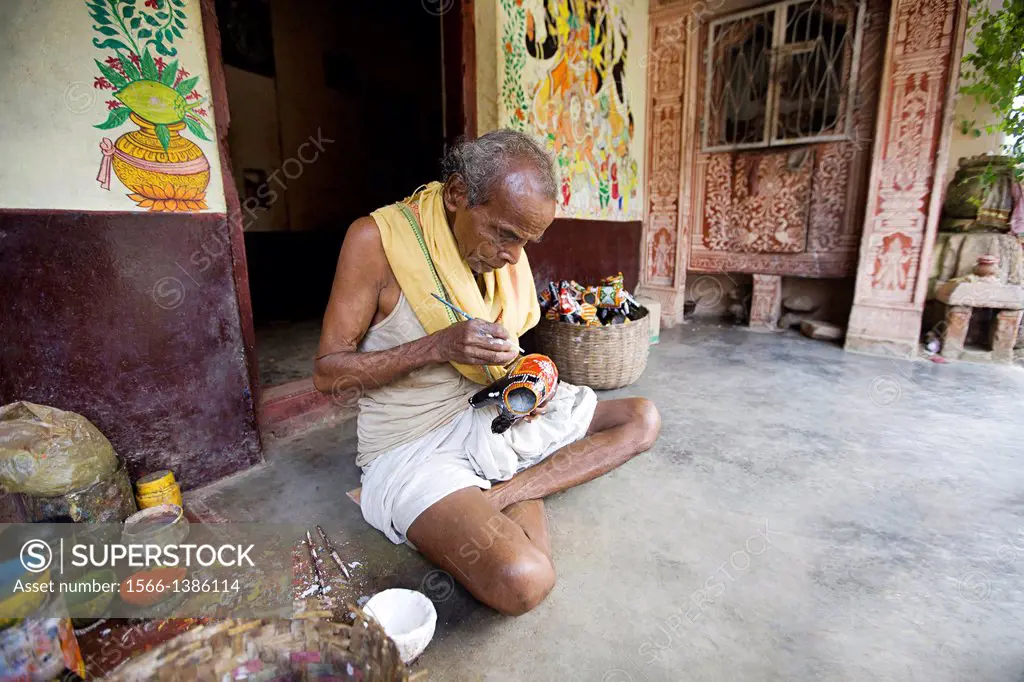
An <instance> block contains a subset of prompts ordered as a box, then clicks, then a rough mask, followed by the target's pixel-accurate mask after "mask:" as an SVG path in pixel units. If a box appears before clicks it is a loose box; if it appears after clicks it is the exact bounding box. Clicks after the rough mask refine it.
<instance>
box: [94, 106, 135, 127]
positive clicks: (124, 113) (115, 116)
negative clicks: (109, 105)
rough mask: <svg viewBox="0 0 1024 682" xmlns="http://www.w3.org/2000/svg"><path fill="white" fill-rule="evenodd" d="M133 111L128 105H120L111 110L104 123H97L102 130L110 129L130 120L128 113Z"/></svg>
mask: <svg viewBox="0 0 1024 682" xmlns="http://www.w3.org/2000/svg"><path fill="white" fill-rule="evenodd" d="M130 113H131V109H129V108H128V107H118V108H116V109H114V110H112V111H111V112H110V116H108V117H107V120H106V121H104V122H103V123H99V124H97V125H96V127H97V128H99V129H100V130H110V129H111V128H116V127H117V126H119V125H121V124H122V123H124V122H125V121H126V120H128V115H129V114H130Z"/></svg>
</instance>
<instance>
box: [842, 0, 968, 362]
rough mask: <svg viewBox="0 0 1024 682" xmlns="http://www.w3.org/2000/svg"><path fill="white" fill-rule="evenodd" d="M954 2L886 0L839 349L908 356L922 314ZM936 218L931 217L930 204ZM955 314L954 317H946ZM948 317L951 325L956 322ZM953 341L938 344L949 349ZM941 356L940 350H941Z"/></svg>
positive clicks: (951, 66)
mask: <svg viewBox="0 0 1024 682" xmlns="http://www.w3.org/2000/svg"><path fill="white" fill-rule="evenodd" d="M961 8H965V6H964V5H963V4H961V2H960V1H959V0H894V2H893V9H892V12H893V15H894V16H893V22H894V24H895V28H896V30H895V32H894V34H893V35H892V36H891V44H890V45H889V51H890V53H891V55H892V56H891V58H890V59H889V61H888V63H887V65H886V66H887V68H886V69H885V70H884V71H883V73H882V76H881V78H882V88H883V103H882V105H881V106H880V107H879V115H880V116H883V117H884V119H885V120H886V121H888V122H889V124H888V125H887V126H885V127H884V129H885V131H886V132H885V137H884V138H883V140H882V144H881V145H880V146H879V151H878V159H877V160H876V163H875V165H874V168H873V170H872V174H871V177H870V179H869V185H868V189H869V200H868V215H867V216H866V219H865V224H864V237H863V239H864V240H865V241H866V243H867V244H868V245H869V248H866V249H865V250H864V252H863V255H862V260H861V262H860V267H859V268H858V275H857V288H856V294H855V298H854V306H853V310H852V312H851V314H850V323H849V331H848V333H847V340H846V347H847V348H850V349H854V350H859V351H863V352H873V353H882V354H897V355H900V356H903V357H906V356H908V355H909V356H912V355H913V354H915V352H916V349H917V347H918V336H919V334H920V327H921V311H922V308H923V306H924V301H923V298H924V288H925V287H924V281H923V278H924V277H926V276H927V274H926V273H925V274H924V275H922V273H921V270H922V267H925V266H927V263H925V262H924V261H925V260H926V258H927V253H923V252H922V251H924V252H927V251H929V249H928V248H925V245H926V244H930V242H931V240H932V239H933V238H934V233H935V229H936V227H937V225H938V218H939V216H938V212H939V211H938V206H937V202H933V193H934V192H936V191H941V190H940V188H939V183H940V181H941V180H942V176H943V175H944V168H945V165H946V157H947V155H948V153H949V147H948V137H944V135H943V134H944V132H945V131H944V117H945V114H946V112H947V111H948V108H949V107H950V106H952V95H951V93H952V92H953V91H954V89H955V87H956V84H955V82H954V81H953V78H955V75H956V74H955V70H956V66H957V64H958V63H959V59H960V55H961V51H962V40H963V35H964V31H965V29H964V24H965V16H964V12H962V11H961ZM932 203H936V210H935V211H934V212H930V211H931V208H932V206H931V204H932ZM954 312H955V313H956V312H959V311H954ZM962 317H963V315H959V316H958V315H957V314H954V315H952V317H951V319H949V320H948V322H949V323H950V324H951V326H952V327H955V326H956V324H959V323H962V322H966V320H965V319H960V318H962ZM956 336H957V334H955V333H947V344H948V345H949V346H950V347H951V348H953V347H955V346H956V345H957V340H956V338H955V337H956ZM943 352H944V353H945V349H944V351H943Z"/></svg>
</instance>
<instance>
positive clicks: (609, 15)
mask: <svg viewBox="0 0 1024 682" xmlns="http://www.w3.org/2000/svg"><path fill="white" fill-rule="evenodd" d="M499 2H500V8H501V11H500V12H499V27H498V68H499V81H498V82H499V83H500V88H501V89H500V93H499V103H498V108H499V111H498V116H499V125H501V126H503V127H510V128H515V129H517V130H523V131H526V132H530V133H533V134H535V135H536V136H538V137H539V138H540V139H541V140H542V141H543V142H544V144H545V145H546V146H547V148H548V150H549V151H550V152H551V153H552V155H553V156H554V158H555V160H556V163H557V167H558V172H559V176H560V181H561V189H560V195H559V201H558V215H559V216H560V217H565V218H591V219H600V220H639V219H641V218H642V217H643V202H642V193H643V186H642V185H643V178H642V172H643V159H642V154H643V147H644V136H643V127H644V117H645V112H644V99H645V79H646V76H645V73H644V68H643V67H644V56H645V55H646V51H647V3H646V2H645V1H644V0H499Z"/></svg>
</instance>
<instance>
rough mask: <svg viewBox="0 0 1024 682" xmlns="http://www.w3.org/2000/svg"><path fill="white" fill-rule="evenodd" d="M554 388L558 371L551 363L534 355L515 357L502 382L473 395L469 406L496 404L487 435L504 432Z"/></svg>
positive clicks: (536, 405) (553, 391)
mask: <svg viewBox="0 0 1024 682" xmlns="http://www.w3.org/2000/svg"><path fill="white" fill-rule="evenodd" d="M557 386H558V368H557V367H555V363H554V361H553V360H552V359H551V358H549V357H548V356H546V355H540V354H539V353H534V354H531V355H526V356H524V357H521V358H519V360H517V361H516V364H514V365H513V366H512V369H510V370H509V372H508V374H506V375H505V377H504V378H503V379H499V380H498V381H495V382H494V383H493V384H491V385H490V386H488V387H487V388H485V389H483V390H481V391H479V392H477V393H476V394H474V395H473V397H471V398H470V399H469V404H470V405H472V406H473V407H475V408H480V407H486V406H488V405H492V404H494V403H497V404H498V416H497V417H495V418H494V421H493V422H491V432H492V433H504V432H505V431H507V430H508V428H509V427H510V426H512V425H513V424H515V423H516V422H517V421H519V420H520V419H522V418H523V417H525V416H526V415H528V414H530V413H531V412H533V410H534V409H535V408H537V407H539V406H540V405H543V404H544V401H546V400H547V399H548V398H550V397H551V396H552V395H554V393H555V389H556V387H557Z"/></svg>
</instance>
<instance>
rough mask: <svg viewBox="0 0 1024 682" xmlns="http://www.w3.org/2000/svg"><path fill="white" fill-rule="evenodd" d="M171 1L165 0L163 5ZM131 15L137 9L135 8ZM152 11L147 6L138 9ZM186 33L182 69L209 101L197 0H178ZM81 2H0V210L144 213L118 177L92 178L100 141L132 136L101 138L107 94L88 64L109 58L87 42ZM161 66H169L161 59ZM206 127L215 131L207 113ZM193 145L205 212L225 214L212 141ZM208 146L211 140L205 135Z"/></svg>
mask: <svg viewBox="0 0 1024 682" xmlns="http://www.w3.org/2000/svg"><path fill="white" fill-rule="evenodd" d="M169 1H170V0H163V2H169ZM137 5H138V9H139V10H141V9H143V8H144V3H143V2H142V0H139V2H138V3H137ZM145 9H146V10H147V11H150V10H149V9H148V8H145ZM184 9H185V12H186V15H187V21H186V30H185V31H183V37H182V39H177V40H175V42H174V46H175V47H176V48H177V49H178V52H179V54H178V55H177V57H175V58H176V59H179V60H180V64H181V66H182V67H184V68H186V69H187V70H188V71H189V72H190V73H191V75H192V76H199V82H198V83H197V84H196V89H197V90H198V91H199V92H200V93H201V94H202V96H203V97H205V98H207V100H208V99H209V95H210V78H209V72H208V69H207V63H206V51H205V48H204V43H203V29H202V21H201V16H200V9H199V0H185V7H184ZM94 23H95V22H94V21H93V19H92V18H91V17H90V16H89V8H88V6H87V5H86V2H85V0H3V19H2V20H0V150H3V157H4V159H3V163H2V164H0V208H20V209H26V208H27V209H69V210H91V211H145V210H147V209H145V208H140V207H138V206H136V204H135V202H134V201H132V200H131V199H129V198H128V197H127V196H126V194H127V193H128V192H129V191H130V190H128V189H127V188H126V187H124V186H123V185H122V184H121V183H120V181H119V180H118V179H117V177H116V176H114V175H113V174H112V175H111V188H110V190H109V191H108V190H105V189H103V188H102V187H100V185H99V183H98V182H97V180H96V176H97V172H98V170H99V168H100V162H101V160H102V158H103V155H102V153H101V151H100V146H99V145H100V141H101V140H102V139H103V138H104V137H107V138H110V139H111V140H116V139H117V138H118V137H119V136H121V135H123V134H125V133H127V132H129V131H131V130H134V129H136V126H134V125H133V124H132V123H131V122H130V121H126V122H125V123H124V124H123V125H121V126H119V127H118V128H115V129H111V130H99V129H97V128H95V127H94V126H95V125H97V124H99V123H103V122H104V121H106V120H107V115H108V114H107V104H106V101H107V100H113V99H114V98H113V94H112V92H111V90H109V89H106V90H99V89H96V88H95V87H94V81H95V79H96V78H97V77H100V76H101V75H102V74H101V73H100V71H99V69H98V68H97V66H96V64H95V63H94V61H93V60H95V59H99V60H100V61H103V60H104V59H105V58H106V57H108V56H111V55H112V54H113V50H111V49H100V48H97V47H95V46H94V45H93V39H94V38H97V37H100V38H102V36H101V35H100V34H99V33H98V32H97V31H96V30H95V29H94V28H93V25H94ZM165 60H167V61H168V62H169V61H171V59H169V58H165ZM208 104H209V102H207V104H206V105H204V106H206V109H207V111H208V112H209V115H208V117H207V119H206V120H207V121H209V123H210V125H211V127H213V126H214V122H213V111H212V106H207V105H208ZM184 136H185V137H187V138H189V139H192V140H193V141H195V142H197V143H198V144H199V146H200V148H201V149H202V150H203V153H204V154H205V156H206V158H207V159H208V161H209V164H210V184H209V186H208V188H207V195H206V203H207V204H208V205H209V209H208V211H217V212H223V211H225V203H224V187H223V184H222V181H221V174H220V160H219V157H218V154H217V146H216V143H215V142H212V141H211V142H203V141H198V140H196V139H195V138H194V137H192V136H191V135H190V134H189V133H188V132H187V131H186V132H185V133H184ZM207 136H208V137H210V138H211V140H212V139H214V135H212V134H211V133H209V132H208V133H207Z"/></svg>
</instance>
